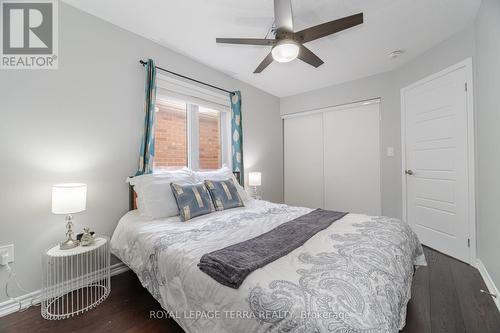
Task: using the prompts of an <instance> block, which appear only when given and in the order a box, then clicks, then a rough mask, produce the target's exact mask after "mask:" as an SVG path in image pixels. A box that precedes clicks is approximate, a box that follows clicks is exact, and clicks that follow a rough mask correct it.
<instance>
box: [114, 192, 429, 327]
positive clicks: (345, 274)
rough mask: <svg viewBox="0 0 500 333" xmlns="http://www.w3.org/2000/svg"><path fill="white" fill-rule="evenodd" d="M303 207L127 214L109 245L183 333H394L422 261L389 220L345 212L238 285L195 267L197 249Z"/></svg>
mask: <svg viewBox="0 0 500 333" xmlns="http://www.w3.org/2000/svg"><path fill="white" fill-rule="evenodd" d="M310 211H311V210H310V209H308V208H300V207H291V206H287V205H280V204H273V203H270V202H266V201H255V200H252V201H250V202H248V203H247V206H246V207H242V208H236V209H230V210H226V211H221V212H215V213H212V214H209V215H205V216H201V217H198V218H195V219H192V220H189V221H187V222H180V221H179V218H178V217H173V218H167V219H160V220H154V221H144V220H143V219H141V217H140V215H139V213H138V212H137V211H130V212H128V213H127V214H125V216H123V217H122V219H121V220H120V222H119V224H118V226H117V228H116V230H115V232H114V234H113V237H112V239H111V249H112V252H113V253H114V254H115V255H116V256H117V257H118V258H120V259H121V260H122V261H123V262H124V263H125V264H127V265H128V266H129V267H130V268H131V269H132V270H133V271H134V272H135V273H136V274H137V276H138V277H139V279H140V281H141V283H142V284H143V285H144V287H146V288H147V289H148V290H149V292H150V293H151V294H152V295H153V296H154V297H155V298H156V299H157V300H158V302H160V304H161V305H162V307H163V308H164V309H165V310H166V314H167V315H169V316H171V317H173V318H174V319H175V320H176V321H177V322H178V323H179V325H181V327H182V328H183V329H184V330H185V331H186V332H205V333H206V332H270V331H271V332H384V333H385V332H397V331H398V330H399V329H401V328H402V327H403V326H404V324H405V318H406V304H407V302H408V300H409V299H410V291H411V281H412V277H413V269H414V265H425V258H424V257H423V252H422V248H421V246H420V243H419V241H418V239H417V237H416V236H415V234H414V233H413V232H412V231H411V229H410V227H409V226H408V225H407V224H405V223H403V222H400V221H399V220H396V219H390V218H386V217H369V216H366V215H357V214H348V215H346V216H345V217H344V218H342V219H340V220H338V221H336V222H334V223H333V224H332V225H331V226H330V227H329V228H327V229H325V230H323V231H321V232H319V233H318V234H316V235H315V236H313V237H312V238H311V239H309V240H308V241H307V242H306V243H305V244H304V245H303V246H301V247H299V248H297V249H295V250H294V251H292V252H291V253H289V254H288V255H286V256H284V257H282V258H280V259H278V260H276V261H274V262H272V263H270V264H268V265H266V266H265V267H263V268H261V269H258V270H256V271H254V272H253V273H252V274H250V275H249V276H248V277H247V278H246V280H245V281H244V282H243V284H242V285H241V286H240V288H239V289H232V288H229V287H226V286H223V285H221V284H219V283H218V282H216V281H215V280H213V279H212V278H211V277H210V276H208V275H206V274H205V273H203V272H201V271H200V270H199V268H198V267H197V264H198V262H199V260H200V257H201V256H202V255H203V254H205V253H209V252H211V251H214V250H218V249H221V248H223V247H226V246H228V245H232V244H235V243H238V242H241V241H243V240H246V239H250V238H253V237H256V236H258V235H260V234H262V233H264V232H267V231H269V230H271V229H273V228H275V227H276V226H278V225H280V224H281V223H284V222H287V221H290V220H292V219H294V218H296V217H298V216H301V215H304V214H306V213H308V212H310Z"/></svg>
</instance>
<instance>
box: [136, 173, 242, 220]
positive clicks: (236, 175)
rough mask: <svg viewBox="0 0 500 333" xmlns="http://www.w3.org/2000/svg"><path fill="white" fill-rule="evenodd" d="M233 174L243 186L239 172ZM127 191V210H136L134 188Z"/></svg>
mask: <svg viewBox="0 0 500 333" xmlns="http://www.w3.org/2000/svg"><path fill="white" fill-rule="evenodd" d="M233 174H234V177H235V178H236V180H237V181H238V183H240V185H241V186H243V182H242V179H241V173H240V172H239V171H235V172H233ZM132 177H133V176H132ZM132 177H130V178H132ZM128 191H129V194H128V200H129V201H128V208H129V210H134V209H137V193H135V191H134V186H132V185H129V188H128Z"/></svg>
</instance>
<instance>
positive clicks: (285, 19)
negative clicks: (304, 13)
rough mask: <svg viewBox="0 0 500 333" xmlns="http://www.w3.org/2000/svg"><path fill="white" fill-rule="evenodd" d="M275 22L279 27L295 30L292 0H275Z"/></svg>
mask: <svg viewBox="0 0 500 333" xmlns="http://www.w3.org/2000/svg"><path fill="white" fill-rule="evenodd" d="M274 23H275V24H276V28H278V29H281V30H286V31H289V32H293V15H292V2H291V0H274Z"/></svg>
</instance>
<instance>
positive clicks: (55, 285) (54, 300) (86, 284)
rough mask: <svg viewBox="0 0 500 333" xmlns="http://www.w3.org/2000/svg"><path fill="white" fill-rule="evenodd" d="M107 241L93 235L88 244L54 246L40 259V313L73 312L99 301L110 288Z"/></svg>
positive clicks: (58, 314) (48, 315)
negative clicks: (61, 248)
mask: <svg viewBox="0 0 500 333" xmlns="http://www.w3.org/2000/svg"><path fill="white" fill-rule="evenodd" d="M109 260H110V254H109V241H108V239H107V238H104V237H96V239H95V243H94V244H92V245H90V246H81V245H80V246H78V247H75V248H73V249H70V250H60V249H59V245H56V246H54V247H53V248H51V249H49V250H48V251H47V252H45V253H44V254H43V259H42V269H43V273H42V274H43V276H42V281H43V283H42V307H41V308H42V317H43V318H45V319H49V320H58V319H65V318H69V317H73V316H77V315H79V314H81V313H83V312H85V311H88V310H91V309H93V308H95V307H96V306H97V305H99V304H100V303H102V302H103V301H104V300H105V299H106V298H107V297H108V295H109V293H110V291H111V284H110V271H109Z"/></svg>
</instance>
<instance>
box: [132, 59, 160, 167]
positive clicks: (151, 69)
mask: <svg viewBox="0 0 500 333" xmlns="http://www.w3.org/2000/svg"><path fill="white" fill-rule="evenodd" d="M145 68H146V73H147V77H146V101H145V103H144V111H145V117H144V132H143V134H142V142H141V155H140V157H139V170H138V171H137V173H136V176H137V175H142V174H146V173H152V172H153V160H154V156H155V101H156V67H155V63H154V61H153V60H152V59H148V62H147V63H146V65H145Z"/></svg>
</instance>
